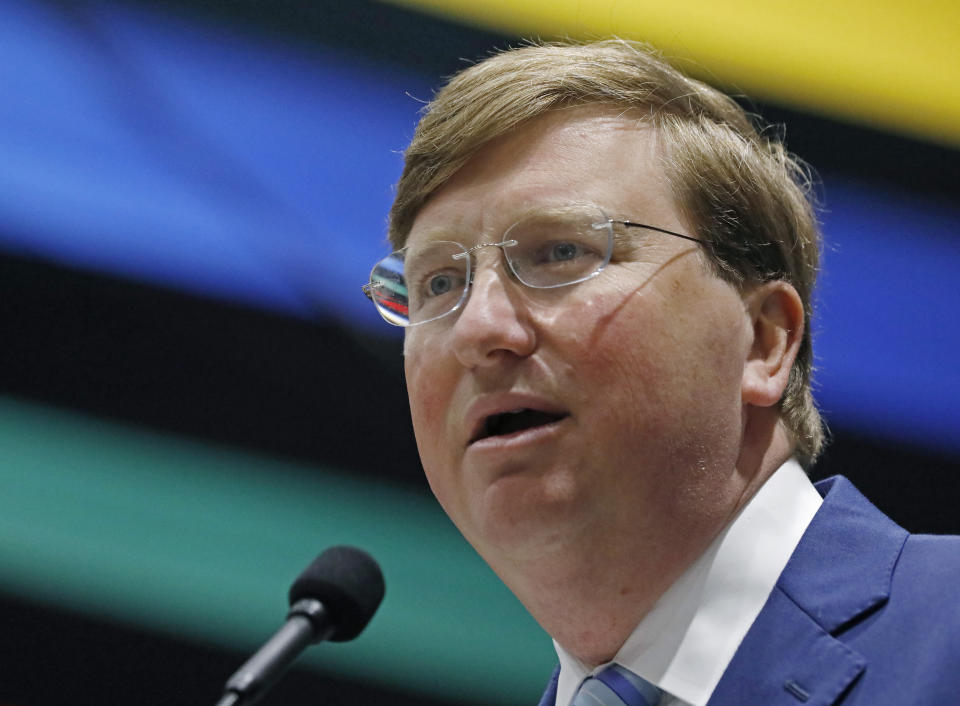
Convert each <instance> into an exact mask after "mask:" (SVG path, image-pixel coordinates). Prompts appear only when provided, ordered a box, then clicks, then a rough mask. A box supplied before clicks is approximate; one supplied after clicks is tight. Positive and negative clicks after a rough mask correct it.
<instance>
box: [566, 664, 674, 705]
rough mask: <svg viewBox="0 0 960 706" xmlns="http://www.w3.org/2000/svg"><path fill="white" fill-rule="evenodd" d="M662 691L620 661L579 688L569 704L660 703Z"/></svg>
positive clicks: (587, 680) (586, 680)
mask: <svg viewBox="0 0 960 706" xmlns="http://www.w3.org/2000/svg"><path fill="white" fill-rule="evenodd" d="M660 693H661V692H660V690H659V689H658V688H657V687H655V686H654V685H653V684H651V683H650V682H648V681H646V680H644V679H641V678H640V677H638V676H637V675H636V674H634V673H633V672H631V671H630V670H629V669H626V668H624V667H621V666H620V665H619V664H611V665H610V666H609V667H605V668H604V669H602V670H601V671H599V672H598V673H597V674H595V675H593V676H592V677H587V678H586V679H585V680H584V682H583V683H582V684H581V685H580V688H579V689H577V693H576V696H574V697H573V701H572V702H571V703H570V706H657V704H658V703H660Z"/></svg>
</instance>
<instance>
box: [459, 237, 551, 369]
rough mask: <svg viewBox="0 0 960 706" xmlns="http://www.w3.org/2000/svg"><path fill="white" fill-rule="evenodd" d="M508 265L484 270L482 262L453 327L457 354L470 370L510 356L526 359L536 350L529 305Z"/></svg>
mask: <svg viewBox="0 0 960 706" xmlns="http://www.w3.org/2000/svg"><path fill="white" fill-rule="evenodd" d="M492 254H493V253H491V255H492ZM497 254H498V255H499V253H497ZM504 265H505V263H504V262H503V259H502V258H501V257H497V258H496V259H495V260H493V261H492V262H489V263H488V264H487V266H484V267H480V266H479V263H478V267H477V269H476V274H475V275H474V278H473V284H472V285H471V286H470V292H469V295H468V297H467V301H466V302H464V304H463V307H462V309H461V310H460V312H459V315H458V316H457V320H456V323H454V325H453V332H452V335H453V351H454V354H455V355H456V356H457V359H458V360H459V361H460V363H461V364H462V365H464V366H466V367H468V368H475V367H486V366H491V365H494V364H496V363H497V362H499V361H502V360H503V358H504V357H509V356H518V357H526V356H528V355H530V354H531V353H532V352H533V350H534V349H535V348H536V336H535V333H534V327H533V322H532V320H531V318H530V315H529V311H528V309H527V306H526V303H525V302H524V301H523V296H522V295H521V293H520V292H519V291H518V285H517V284H516V283H515V282H513V281H512V280H511V279H510V276H509V275H508V274H507V271H506V268H505V266H504Z"/></svg>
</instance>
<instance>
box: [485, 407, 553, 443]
mask: <svg viewBox="0 0 960 706" xmlns="http://www.w3.org/2000/svg"><path fill="white" fill-rule="evenodd" d="M567 416H568V415H566V414H562V413H559V414H558V413H554V412H544V411H541V410H539V409H527V408H523V409H513V410H510V411H509V412H502V413H500V414H491V415H490V416H489V417H487V418H486V420H484V423H483V425H482V426H481V427H480V430H479V432H478V433H477V434H476V435H475V436H474V438H472V439H471V440H470V443H473V442H474V441H480V440H481V439H487V438H490V437H492V436H504V435H506V434H513V433H514V432H518V431H524V430H526V429H533V428H534V427H542V426H546V425H548V424H553V423H554V422H558V421H560V420H561V419H563V418H564V417H567Z"/></svg>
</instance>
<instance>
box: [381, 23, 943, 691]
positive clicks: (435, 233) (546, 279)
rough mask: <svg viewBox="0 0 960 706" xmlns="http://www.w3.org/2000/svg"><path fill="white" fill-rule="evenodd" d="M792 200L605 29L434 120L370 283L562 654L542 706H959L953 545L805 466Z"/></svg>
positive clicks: (484, 547)
mask: <svg viewBox="0 0 960 706" xmlns="http://www.w3.org/2000/svg"><path fill="white" fill-rule="evenodd" d="M806 194H807V180H806V177H805V172H804V170H803V168H802V166H801V165H800V164H799V163H798V162H797V161H795V160H794V159H793V158H791V157H790V156H789V155H788V154H787V153H786V152H785V151H784V149H783V148H782V146H781V145H780V144H779V143H778V142H777V141H775V140H773V139H771V137H770V136H769V135H768V134H766V133H760V132H758V131H757V130H756V129H755V128H754V127H753V125H752V123H751V122H750V120H749V119H748V118H747V116H746V115H745V114H744V112H743V111H742V110H741V109H740V108H739V107H738V106H737V105H736V104H735V103H734V102H733V101H731V100H730V99H729V98H727V97H725V96H723V95H722V94H720V93H718V92H717V91H714V90H713V89H711V88H709V87H707V86H705V85H703V84H701V83H699V82H696V81H693V80H690V79H688V78H686V77H684V76H683V75H682V74H680V73H678V72H676V71H675V70H673V69H672V68H670V67H669V66H668V65H666V64H665V63H664V62H662V61H661V60H660V59H658V58H657V57H655V56H654V55H653V54H652V53H651V52H650V51H648V50H647V49H646V48H644V47H643V46H639V45H635V44H632V43H629V42H625V41H620V40H612V41H606V42H597V43H593V44H588V45H583V46H577V45H565V46H531V47H526V48H523V49H519V50H514V51H510V52H505V53H503V54H500V55H497V56H494V57H492V58H490V59H488V60H486V61H484V62H482V63H480V64H478V65H476V66H473V67H471V68H469V69H467V70H466V71H464V72H462V73H461V74H459V75H458V76H456V77H454V78H453V79H452V80H451V81H450V83H449V84H448V85H447V86H446V87H445V88H444V89H443V90H442V91H440V92H439V93H438V95H437V96H436V98H435V99H434V101H433V102H432V103H431V104H430V105H429V106H428V107H427V110H426V112H425V114H424V117H423V119H422V120H421V122H420V124H419V126H418V128H417V132H416V134H415V136H414V138H413V141H412V143H411V145H410V147H409V149H408V151H407V153H406V167H405V170H404V173H403V176H402V177H401V180H400V182H399V184H398V186H397V197H396V201H395V204H394V207H393V210H392V212H391V223H390V237H391V240H392V242H393V244H394V246H395V247H397V248H400V250H399V251H398V252H396V253H394V254H393V255H391V256H389V257H388V258H386V259H384V260H383V261H382V262H381V263H378V265H377V266H376V267H375V268H374V271H373V273H372V275H371V282H370V285H369V286H368V287H367V292H368V294H369V295H370V296H371V298H372V299H373V300H374V302H375V303H376V304H377V306H378V309H380V311H381V313H383V315H384V317H385V318H386V319H387V320H388V321H391V322H392V323H395V324H399V325H404V326H407V328H406V332H405V333H406V337H405V344H404V355H405V368H406V376H407V383H408V390H409V396H410V407H411V412H412V417H413V425H414V431H415V433H416V437H417V443H418V447H419V450H420V455H421V459H422V461H423V466H424V469H425V471H426V474H427V477H428V479H429V482H430V486H431V488H432V490H433V492H434V493H435V495H436V497H437V499H438V500H439V501H440V503H441V505H442V506H443V507H444V509H445V510H446V512H447V513H448V514H449V515H450V517H451V518H452V519H453V521H454V522H455V523H456V525H457V527H458V528H459V529H460V530H461V532H462V533H463V534H464V536H465V537H466V538H467V539H468V540H469V541H470V542H471V544H472V545H473V546H474V547H475V548H476V549H477V551H478V552H479V553H480V554H481V555H482V556H483V557H484V559H485V560H486V561H487V562H488V563H489V564H490V566H491V567H492V568H493V569H494V570H495V571H496V572H497V574H498V575H499V576H500V577H501V578H502V580H503V581H504V582H505V583H506V584H507V585H508V586H509V587H510V588H511V589H512V590H513V591H514V593H515V594H516V595H517V596H518V597H519V599H520V600H521V601H522V602H523V603H524V605H525V606H526V607H527V609H528V610H529V611H530V612H531V614H532V615H533V616H534V617H535V618H536V619H537V621H538V622H539V623H540V624H541V625H542V626H543V628H544V629H545V630H546V631H547V632H548V633H549V634H550V635H551V636H552V637H553V639H554V644H555V647H556V650H557V653H558V656H559V662H560V666H559V668H558V672H557V673H556V674H555V675H554V679H553V681H552V682H551V684H550V686H549V688H548V690H547V693H546V694H545V695H544V697H543V700H542V702H541V704H542V706H547V705H550V706H552V705H553V704H556V705H557V706H567V704H570V703H571V701H572V702H573V703H574V704H577V705H578V706H579V705H580V704H595V703H615V704H621V703H628V704H653V703H662V704H675V703H680V704H693V705H694V706H703V705H704V704H707V703H710V704H764V705H766V704H778V703H784V704H786V703H790V704H794V703H809V704H814V703H816V704H832V703H845V704H887V703H891V704H892V703H931V704H933V703H936V704H939V703H944V704H946V703H957V702H960V697H958V696H957V695H956V694H957V693H958V692H957V687H958V685H960V684H958V682H960V678H958V677H957V674H956V672H957V670H956V667H957V665H958V659H957V657H958V655H960V633H958V632H957V631H956V629H955V627H956V626H957V624H958V623H960V620H958V618H960V608H958V605H960V604H958V602H957V601H956V600H955V599H954V597H953V596H954V589H953V586H954V585H955V584H956V582H957V581H958V579H960V559H958V546H960V545H957V544H955V543H954V542H953V540H952V539H934V538H923V537H910V538H908V536H907V534H906V533H905V532H904V531H903V530H902V529H900V528H899V527H897V526H896V525H894V524H893V523H892V522H890V521H889V520H888V519H886V518H885V517H883V515H881V514H880V513H879V512H878V511H877V510H875V509H874V508H873V507H872V506H870V505H869V504H868V503H867V502H866V500H865V499H863V498H862V496H860V495H859V494H858V493H857V492H856V491H855V490H854V489H853V488H852V486H850V485H849V483H848V482H846V481H845V480H843V479H839V480H835V481H831V482H828V483H827V484H826V485H824V486H823V487H822V488H821V489H820V490H821V492H824V493H827V498H826V500H823V499H822V498H821V495H820V494H819V493H818V492H817V490H816V489H814V487H813V486H812V485H811V483H810V482H809V480H808V479H807V477H806V475H805V474H804V472H803V470H802V467H803V466H807V467H808V466H809V465H811V464H812V463H813V461H814V460H815V459H816V457H817V454H818V453H819V451H820V448H821V446H822V443H823V433H822V426H821V422H820V418H819V415H818V413H817V410H816V408H815V406H814V404H813V400H812V397H811V394H810V371H811V367H812V365H811V363H812V349H811V341H810V333H809V330H810V329H809V319H810V315H811V306H810V298H811V291H812V288H813V284H814V279H815V275H816V269H817V261H818V249H819V235H818V232H817V227H816V222H815V218H814V215H813V212H812V209H811V207H810V204H809V201H808V199H807V196H806ZM934 574H936V575H934ZM618 699H619V700H618Z"/></svg>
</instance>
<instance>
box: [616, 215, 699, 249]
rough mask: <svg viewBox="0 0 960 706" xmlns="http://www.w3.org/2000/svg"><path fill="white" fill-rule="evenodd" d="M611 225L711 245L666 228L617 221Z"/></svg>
mask: <svg viewBox="0 0 960 706" xmlns="http://www.w3.org/2000/svg"><path fill="white" fill-rule="evenodd" d="M610 222H611V223H619V224H620V225H622V226H628V227H630V228H646V229H647V230H655V231H657V232H658V233H666V234H667V235H674V236H676V237H678V238H683V239H684V240H692V241H693V242H694V243H702V244H703V245H712V243H711V242H710V241H708V240H704V239H703V238H694V237H693V236H692V235H684V234H683V233H676V232H674V231H672V230H667V229H666V228H658V227H657V226H648V225H646V224H645V223H634V222H633V221H617V220H614V219H612V218H611V219H610Z"/></svg>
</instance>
